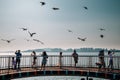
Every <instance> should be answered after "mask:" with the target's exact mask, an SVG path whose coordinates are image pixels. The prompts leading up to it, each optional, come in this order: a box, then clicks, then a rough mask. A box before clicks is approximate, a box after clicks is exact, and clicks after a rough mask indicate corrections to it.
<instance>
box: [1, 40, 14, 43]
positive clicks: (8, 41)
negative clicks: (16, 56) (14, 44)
mask: <svg viewBox="0 0 120 80" xmlns="http://www.w3.org/2000/svg"><path fill="white" fill-rule="evenodd" d="M1 40H2V41H6V42H7V43H10V42H11V41H13V40H15V39H11V40H5V39H1Z"/></svg>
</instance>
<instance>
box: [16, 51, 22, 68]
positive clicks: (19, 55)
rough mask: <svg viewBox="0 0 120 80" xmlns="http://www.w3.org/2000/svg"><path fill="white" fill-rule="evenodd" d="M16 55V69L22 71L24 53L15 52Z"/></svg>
mask: <svg viewBox="0 0 120 80" xmlns="http://www.w3.org/2000/svg"><path fill="white" fill-rule="evenodd" d="M15 54H16V69H17V70H20V59H21V57H22V53H21V52H20V50H18V51H16V52H15Z"/></svg>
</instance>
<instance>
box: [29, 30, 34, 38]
mask: <svg viewBox="0 0 120 80" xmlns="http://www.w3.org/2000/svg"><path fill="white" fill-rule="evenodd" d="M28 33H29V34H30V37H33V35H34V34H36V33H30V32H29V31H28Z"/></svg>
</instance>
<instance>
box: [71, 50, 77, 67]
mask: <svg viewBox="0 0 120 80" xmlns="http://www.w3.org/2000/svg"><path fill="white" fill-rule="evenodd" d="M72 57H73V58H74V62H75V64H74V67H76V64H77V63H78V54H77V53H76V50H74V52H73V54H72Z"/></svg>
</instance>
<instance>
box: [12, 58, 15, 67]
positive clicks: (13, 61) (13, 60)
mask: <svg viewBox="0 0 120 80" xmlns="http://www.w3.org/2000/svg"><path fill="white" fill-rule="evenodd" d="M12 69H16V61H15V59H14V57H12Z"/></svg>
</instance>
